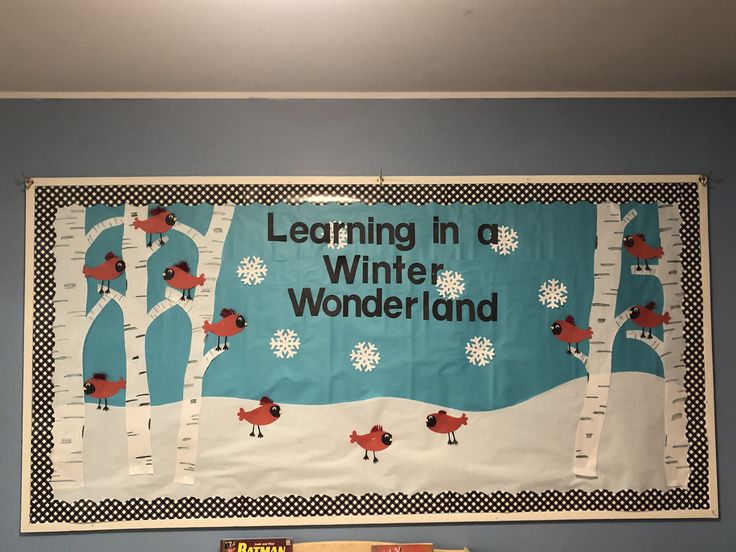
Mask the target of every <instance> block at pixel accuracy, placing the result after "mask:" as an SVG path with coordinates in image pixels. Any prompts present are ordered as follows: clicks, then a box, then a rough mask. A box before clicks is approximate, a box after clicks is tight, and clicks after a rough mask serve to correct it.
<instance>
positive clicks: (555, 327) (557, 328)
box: [550, 322, 562, 335]
mask: <svg viewBox="0 0 736 552" xmlns="http://www.w3.org/2000/svg"><path fill="white" fill-rule="evenodd" d="M550 330H552V334H553V335H560V334H561V333H562V326H560V325H559V324H558V323H557V322H555V323H554V324H552V326H551V327H550Z"/></svg>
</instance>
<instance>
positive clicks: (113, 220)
mask: <svg viewBox="0 0 736 552" xmlns="http://www.w3.org/2000/svg"><path fill="white" fill-rule="evenodd" d="M122 225H123V217H110V218H108V219H105V220H103V221H102V222H98V223H97V224H95V225H94V226H93V227H92V228H90V231H89V232H87V234H86V235H85V238H86V239H87V243H89V244H92V242H93V241H95V240H96V239H97V237H98V236H99V235H100V234H102V232H104V231H105V230H107V229H108V228H114V227H115V226H122Z"/></svg>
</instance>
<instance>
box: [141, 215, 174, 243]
mask: <svg viewBox="0 0 736 552" xmlns="http://www.w3.org/2000/svg"><path fill="white" fill-rule="evenodd" d="M148 215H149V216H148V218H147V219H143V220H139V219H138V217H135V219H133V228H135V229H136V230H139V229H140V230H143V231H144V232H145V233H146V240H147V241H146V246H148V247H151V246H152V245H153V235H154V234H158V239H159V242H158V243H159V245H164V244H165V243H166V242H165V241H164V238H163V235H164V234H165V233H166V232H168V231H169V230H171V229H172V228H173V227H174V224H176V215H175V214H174V213H172V212H171V211H169V210H167V209H164V208H163V207H154V208H153V209H151V210H150V211H148Z"/></svg>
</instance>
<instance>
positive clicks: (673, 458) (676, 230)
mask: <svg viewBox="0 0 736 552" xmlns="http://www.w3.org/2000/svg"><path fill="white" fill-rule="evenodd" d="M681 226H682V218H681V217H680V212H679V208H678V205H677V204H674V205H665V204H660V205H659V236H660V243H661V245H662V249H663V250H664V255H663V256H662V258H661V259H660V260H659V264H658V265H656V266H651V267H650V268H651V270H649V271H646V270H642V271H637V270H636V267H634V266H632V267H631V268H632V270H631V273H632V274H634V275H636V276H655V277H657V278H659V281H660V282H661V284H662V292H663V297H664V304H663V305H662V312H663V313H664V312H668V313H669V314H670V322H669V324H665V325H664V328H663V329H664V334H663V335H664V339H663V340H662V341H660V340H659V339H657V338H656V337H652V338H651V339H648V338H642V337H641V333H640V332H639V331H629V332H626V337H627V338H629V339H636V340H638V341H641V342H642V343H644V344H646V345H647V346H648V347H650V348H651V349H652V350H653V351H654V352H655V353H657V355H658V356H659V358H660V359H661V360H662V367H663V368H664V390H665V393H664V395H665V396H664V400H665V404H664V429H665V443H664V468H665V476H666V478H667V485H668V486H669V487H687V485H688V479H689V478H690V465H689V464H688V462H687V453H688V449H689V448H690V443H689V442H688V440H687V435H686V433H685V430H686V427H687V415H686V413H685V402H686V400H687V392H686V391H685V364H684V362H683V354H684V352H685V336H684V333H683V328H684V324H685V316H684V314H683V311H682V297H683V292H682V264H681V260H680V254H681V252H682V241H681V239H680V227H681Z"/></svg>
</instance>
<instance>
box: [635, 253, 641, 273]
mask: <svg viewBox="0 0 736 552" xmlns="http://www.w3.org/2000/svg"><path fill="white" fill-rule="evenodd" d="M636 270H638V271H639V272H641V265H640V264H639V257H637V258H636Z"/></svg>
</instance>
